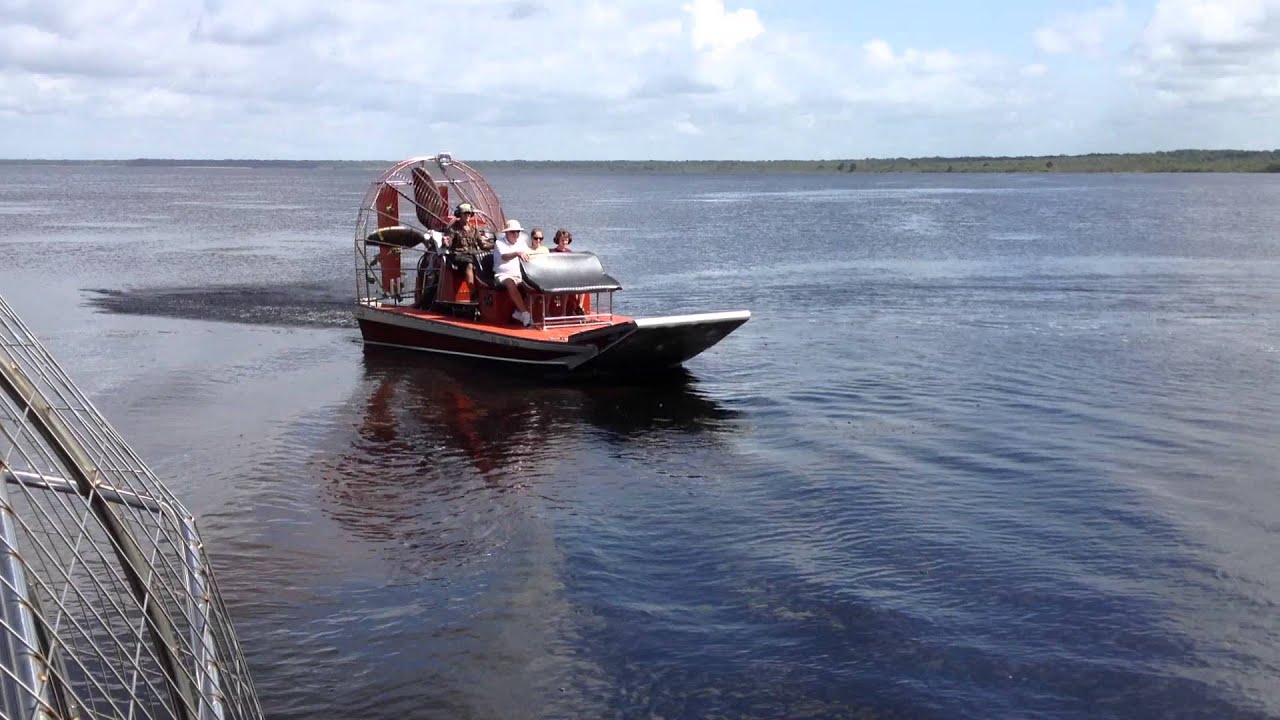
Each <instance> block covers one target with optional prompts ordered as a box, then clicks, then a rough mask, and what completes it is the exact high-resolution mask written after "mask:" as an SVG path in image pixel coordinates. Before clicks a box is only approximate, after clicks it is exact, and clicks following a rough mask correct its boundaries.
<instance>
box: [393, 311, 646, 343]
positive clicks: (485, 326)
mask: <svg viewBox="0 0 1280 720" xmlns="http://www.w3.org/2000/svg"><path fill="white" fill-rule="evenodd" d="M370 307H372V308H373V309H375V310H381V311H383V312H389V313H394V314H397V315H403V316H407V317H413V318H418V319H420V320H430V321H432V322H438V323H443V324H445V325H452V326H454V327H460V328H468V329H476V330H484V331H486V332H494V333H501V334H502V335H506V336H508V337H513V338H521V339H523V340H538V341H542V342H563V343H567V342H569V338H571V337H573V336H574V335H577V334H579V333H581V332H584V331H587V330H595V329H597V328H605V327H609V326H612V325H620V324H622V323H628V322H631V320H632V318H630V317H627V316H624V315H611V316H609V319H608V320H596V321H584V322H581V323H574V324H571V325H554V326H551V327H546V328H540V327H538V326H536V325H535V326H532V327H521V326H520V325H518V324H517V323H516V322H515V321H514V320H512V321H511V323H510V324H506V325H494V324H492V323H487V322H481V321H477V320H467V319H464V318H459V317H454V316H452V315H445V314H444V313H439V312H434V311H431V310H420V309H418V308H412V307H404V306H400V305H376V306H370Z"/></svg>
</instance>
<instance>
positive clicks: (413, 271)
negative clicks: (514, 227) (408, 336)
mask: <svg viewBox="0 0 1280 720" xmlns="http://www.w3.org/2000/svg"><path fill="white" fill-rule="evenodd" d="M388 191H389V192H394V193H395V196H396V210H395V212H394V213H393V214H389V213H387V212H386V211H385V210H384V208H380V207H378V205H379V198H380V193H383V192H388ZM461 203H468V204H470V205H471V207H472V208H473V209H474V210H475V213H476V219H477V221H478V222H479V223H480V224H481V225H482V227H483V228H484V229H485V230H487V231H488V232H491V233H494V234H497V233H498V232H500V231H501V228H502V227H503V225H505V224H506V217H505V216H504V215H503V212H502V201H501V200H500V199H499V198H498V193H497V192H496V191H495V190H494V189H493V187H492V186H491V185H490V184H489V182H488V181H487V180H485V179H484V176H482V175H481V174H480V173H479V172H477V171H476V170H475V168H472V167H471V166H470V165H467V164H466V163H464V162H461V161H459V160H454V159H453V157H452V156H451V155H449V154H448V153H439V154H437V155H428V156H424V157H415V158H410V159H408V160H404V161H402V162H399V163H396V164H395V165H393V166H392V167H391V168H389V169H388V170H387V171H385V172H384V173H382V175H381V176H379V177H378V179H377V180H374V181H373V183H371V184H370V186H369V189H368V191H367V192H366V193H365V196H364V199H363V200H362V201H361V203H360V214H359V216H358V217H357V219H356V235H355V249H356V278H355V279H356V297H357V298H360V299H361V301H362V302H366V303H376V302H377V301H378V300H379V299H380V298H385V297H388V296H394V297H395V300H396V301H397V302H399V301H401V300H405V301H410V302H411V301H413V300H416V288H417V286H418V282H417V274H418V271H419V267H420V265H421V264H422V263H421V261H422V258H423V255H424V253H425V254H427V255H431V256H433V257H432V258H428V259H429V260H430V259H435V260H436V261H437V262H438V261H439V256H438V253H436V252H435V251H434V248H433V247H431V246H430V245H428V247H427V248H425V249H424V248H423V247H421V246H419V247H413V248H403V249H402V248H385V250H386V251H387V252H394V253H398V254H402V255H403V256H404V262H403V263H402V265H403V269H402V270H400V271H399V272H400V273H401V277H400V278H399V282H398V284H396V285H392V284H390V283H388V282H384V276H383V265H382V263H381V262H380V260H381V254H382V252H383V251H384V246H382V245H379V244H378V243H376V242H370V240H369V236H370V234H372V233H373V232H374V231H375V230H377V229H378V228H379V226H385V225H387V224H392V225H403V226H405V227H410V228H413V229H414V230H417V231H419V232H422V233H424V234H427V235H428V237H430V233H433V232H435V233H439V232H443V231H444V230H445V229H446V228H448V227H449V224H450V223H451V222H452V221H453V219H454V217H453V210H454V209H455V208H456V207H457V206H458V205H460V204H461ZM380 220H381V222H379V221H380ZM396 267H397V268H400V267H401V263H397V264H396Z"/></svg>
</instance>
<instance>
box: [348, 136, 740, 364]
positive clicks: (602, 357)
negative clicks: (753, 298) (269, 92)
mask: <svg viewBox="0 0 1280 720" xmlns="http://www.w3.org/2000/svg"><path fill="white" fill-rule="evenodd" d="M463 203H466V204H469V205H470V206H471V209H472V210H473V214H472V215H470V219H469V220H466V222H467V223H469V224H471V225H473V226H474V227H476V228H477V229H478V231H479V232H480V233H481V234H482V236H485V237H488V238H490V239H493V238H494V237H495V236H496V235H497V234H498V233H499V232H501V229H502V228H504V227H505V226H506V221H507V218H506V217H505V215H504V214H503V210H502V202H501V200H500V199H499V198H498V194H497V192H495V191H494V189H493V187H492V186H491V185H490V184H489V182H488V181H486V180H485V179H484V177H483V176H481V174H480V173H479V172H477V171H476V170H475V169H474V168H472V167H470V166H468V165H467V164H466V163H463V162H461V161H458V160H455V159H453V157H452V156H450V155H449V154H448V153H440V154H437V155H430V156H424V157H415V158H411V159H408V160H404V161H401V162H399V163H396V164H395V165H393V166H392V167H390V168H389V169H387V170H386V171H385V172H383V173H382V174H381V175H380V176H379V177H378V178H377V179H376V180H375V181H374V182H373V183H372V184H371V185H370V187H369V189H368V191H367V192H366V193H365V196H364V199H363V201H362V202H361V206H360V211H359V214H358V217H357V222H356V234H355V271H356V272H355V280H356V303H355V310H354V313H355V317H356V320H357V321H358V323H359V325H360V333H361V337H362V338H363V340H364V342H365V343H366V344H370V345H383V346H392V347H398V348H407V349H411V350H419V351H426V352H432V353H441V354H446V355H454V356H461V357H467V358H474V359H476V360H483V361H492V362H495V363H503V364H507V365H509V366H511V365H514V366H522V367H526V368H530V369H533V370H537V371H543V372H546V373H547V374H563V375H574V376H578V375H615V374H625V375H634V374H637V373H649V372H652V371H656V370H662V369H669V368H673V367H677V366H680V365H682V364H683V363H684V362H685V361H687V360H689V359H690V358H692V357H694V356H695V355H698V354H699V353H701V352H703V351H704V350H706V349H708V348H710V347H711V346H713V345H715V344H716V343H718V342H719V341H720V340H722V339H723V338H724V337H725V336H727V335H728V334H729V333H731V332H733V331H734V330H735V329H736V328H737V327H738V326H740V325H742V324H743V323H745V322H746V321H747V320H749V319H750V317H751V313H750V312H749V311H747V310H735V311H728V312H707V313H697V314H691V315H670V316H664V317H629V316H626V315H621V314H617V313H615V312H614V307H613V299H614V294H615V293H616V292H618V291H619V290H621V289H622V285H621V284H620V283H619V282H618V281H617V280H616V279H614V278H613V277H612V276H611V275H609V274H608V273H607V272H605V269H604V266H603V264H602V262H601V260H600V258H599V257H598V256H597V255H596V254H594V253H591V252H577V251H575V252H570V253H549V254H544V255H536V256H532V257H530V258H529V259H528V260H527V261H525V260H522V261H521V262H520V269H521V275H522V278H523V282H522V283H521V286H520V287H521V292H522V298H523V299H524V302H525V305H526V307H527V308H528V314H529V317H528V318H526V319H527V321H528V324H527V325H526V324H525V323H524V322H521V321H519V320H516V319H513V314H514V310H515V304H514V301H513V300H512V298H511V297H509V295H508V293H507V291H506V290H505V289H504V288H502V287H501V286H498V285H495V282H494V277H493V256H492V253H491V252H486V253H484V254H483V255H482V256H481V257H480V258H479V267H478V268H477V269H476V270H474V271H473V274H474V278H475V282H474V286H473V285H472V284H470V283H468V282H467V281H466V279H465V277H464V273H463V272H461V271H459V270H457V269H455V267H454V265H455V264H454V263H451V262H450V255H451V253H453V252H454V250H453V249H452V248H451V247H450V246H449V243H448V240H447V238H448V237H449V235H450V233H449V229H450V226H451V225H453V223H454V222H455V221H457V220H458V218H457V217H455V215H454V212H455V210H456V208H458V207H460V206H461V205H462V204H463ZM526 237H527V235H526V236H524V237H522V240H524V239H525V238H526Z"/></svg>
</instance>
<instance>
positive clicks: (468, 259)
mask: <svg viewBox="0 0 1280 720" xmlns="http://www.w3.org/2000/svg"><path fill="white" fill-rule="evenodd" d="M453 214H454V216H455V219H454V221H453V224H452V225H450V226H449V229H448V230H447V231H446V233H445V236H446V237H447V238H448V239H449V248H450V254H449V265H450V267H452V268H453V269H454V270H456V271H459V272H464V273H466V278H467V286H468V288H469V289H470V290H471V297H473V298H474V297H476V268H478V267H480V255H481V254H482V253H485V252H488V251H489V249H490V247H491V246H490V244H489V242H488V240H487V238H486V237H485V236H484V235H481V234H480V228H478V227H476V226H475V225H472V224H471V219H472V218H473V217H475V214H476V211H475V208H473V207H472V206H471V203H462V204H461V205H459V206H458V207H457V209H455V210H454V213H453Z"/></svg>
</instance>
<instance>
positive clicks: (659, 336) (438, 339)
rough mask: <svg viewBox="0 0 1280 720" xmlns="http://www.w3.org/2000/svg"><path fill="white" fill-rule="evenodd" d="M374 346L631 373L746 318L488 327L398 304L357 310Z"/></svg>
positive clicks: (695, 348)
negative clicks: (563, 325)
mask: <svg viewBox="0 0 1280 720" xmlns="http://www.w3.org/2000/svg"><path fill="white" fill-rule="evenodd" d="M355 314H356V319H357V320H358V321H359V323H360V333H361V335H362V336H363V338H364V341H365V342H366V343H368V344H372V345H383V346H389V347H398V348H405V349H409V350H420V351H425V352H433V353H440V354H445V355H454V356H459V357H469V358H475V359H478V360H486V361H495V362H500V363H505V364H509V365H519V366H523V367H526V368H529V369H536V370H541V371H547V372H555V373H572V374H621V373H625V374H634V373H638V372H651V371H658V370H663V369H667V368H671V367H675V366H678V365H681V364H682V363H684V362H685V361H686V360H688V359H689V358H692V357H694V356H695V355H697V354H698V353H700V352H702V351H703V350H706V349H707V348H709V347H711V346H712V345H714V344H716V343H717V342H719V341H720V340H721V339H722V338H723V337H725V336H726V335H728V334H729V333H730V332H732V331H733V330H734V329H735V328H737V327H738V326H739V325H741V324H742V323H744V322H746V321H747V319H749V318H750V313H748V312H746V311H741V312H732V313H706V314H702V315H688V316H679V317H672V318H639V319H632V318H626V317H622V316H614V317H613V319H612V321H610V322H601V323H592V324H584V325H581V326H569V327H556V328H544V329H540V328H523V327H519V326H517V325H514V324H513V325H511V326H509V327H504V326H497V325H491V324H486V323H480V322H472V321H466V320H460V319H457V318H451V317H448V316H445V315H441V314H439V313H432V312H425V311H421V310H414V309H410V308H402V307H396V306H372V305H358V306H357V308H356V313H355Z"/></svg>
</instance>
